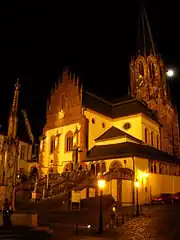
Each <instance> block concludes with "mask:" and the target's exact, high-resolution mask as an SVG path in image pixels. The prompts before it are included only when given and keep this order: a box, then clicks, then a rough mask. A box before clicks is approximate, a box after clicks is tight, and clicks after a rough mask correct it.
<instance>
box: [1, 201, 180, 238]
mask: <svg viewBox="0 0 180 240" xmlns="http://www.w3.org/2000/svg"><path fill="white" fill-rule="evenodd" d="M66 213H67V212H64V215H63V216H62V215H61V216H60V217H59V218H58V219H56V221H55V222H54V226H53V230H54V232H53V231H50V230H48V229H47V228H46V227H43V226H39V227H38V228H35V229H33V230H32V228H27V227H20V226H19V227H13V229H12V230H6V229H2V228H1V227H0V239H2V240H3V239H9V240H10V239H11V240H13V239H14V240H15V239H26V240H28V239H31V240H32V239H33V238H35V239H38V238H39V239H43V240H46V239H47V240H48V239H52V240H93V239H94V240H103V239H104V240H179V239H180V204H169V205H156V206H144V207H143V208H142V215H141V216H140V217H134V218H131V219H130V220H129V221H127V219H125V223H124V224H121V226H119V227H117V228H115V229H111V230H108V229H106V230H105V231H104V233H103V234H98V233H97V228H94V227H88V225H87V224H83V223H81V224H78V225H77V224H74V223H71V222H69V223H68V221H67V218H70V217H71V216H70V215H69V216H67V214H66ZM63 219H64V220H63ZM83 219H84V222H86V219H88V216H87V214H84V217H83ZM52 220H53V219H52Z"/></svg>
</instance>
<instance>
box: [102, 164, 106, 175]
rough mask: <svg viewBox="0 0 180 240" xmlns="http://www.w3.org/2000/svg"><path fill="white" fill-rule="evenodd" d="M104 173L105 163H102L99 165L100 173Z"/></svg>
mask: <svg viewBox="0 0 180 240" xmlns="http://www.w3.org/2000/svg"><path fill="white" fill-rule="evenodd" d="M105 172H106V163H105V162H102V163H101V173H105Z"/></svg>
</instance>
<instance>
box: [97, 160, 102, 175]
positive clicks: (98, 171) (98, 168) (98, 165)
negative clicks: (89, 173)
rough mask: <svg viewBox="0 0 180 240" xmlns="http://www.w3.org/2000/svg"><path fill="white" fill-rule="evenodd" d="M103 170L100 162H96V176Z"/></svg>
mask: <svg viewBox="0 0 180 240" xmlns="http://www.w3.org/2000/svg"><path fill="white" fill-rule="evenodd" d="M100 172H101V169H100V163H96V176H98V174H99V173H100Z"/></svg>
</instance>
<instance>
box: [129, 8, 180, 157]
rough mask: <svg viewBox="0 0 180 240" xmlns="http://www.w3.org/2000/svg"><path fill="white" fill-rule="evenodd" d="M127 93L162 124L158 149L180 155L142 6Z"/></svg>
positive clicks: (160, 64) (174, 118)
mask: <svg viewBox="0 0 180 240" xmlns="http://www.w3.org/2000/svg"><path fill="white" fill-rule="evenodd" d="M130 86H131V95H132V96H133V97H136V98H137V99H139V100H142V101H144V102H146V103H147V105H148V107H149V108H150V109H152V110H154V111H155V112H156V113H157V116H158V120H159V121H160V123H161V124H162V126H163V127H162V134H161V135H162V136H161V142H162V150H163V151H165V152H168V153H170V154H173V155H175V156H180V151H179V125H178V117H177V111H176V109H175V107H174V106H173V105H172V103H171V99H170V96H169V94H168V87H167V83H166V69H165V65H164V62H163V60H162V58H161V57H160V56H159V55H158V53H157V50H156V48H155V44H154V41H153V38H152V33H151V28H150V24H149V21H148V17H147V14H146V10H145V8H144V7H143V8H142V11H141V15H140V19H139V31H138V38H137V53H136V56H135V57H132V58H131V62H130Z"/></svg>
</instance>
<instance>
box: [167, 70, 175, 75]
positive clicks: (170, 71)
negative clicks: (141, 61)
mask: <svg viewBox="0 0 180 240" xmlns="http://www.w3.org/2000/svg"><path fill="white" fill-rule="evenodd" d="M167 76H168V77H173V76H174V71H173V70H172V69H168V71H167Z"/></svg>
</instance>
